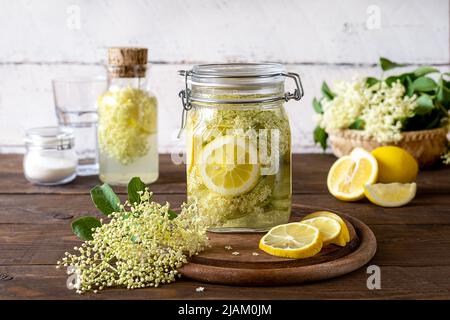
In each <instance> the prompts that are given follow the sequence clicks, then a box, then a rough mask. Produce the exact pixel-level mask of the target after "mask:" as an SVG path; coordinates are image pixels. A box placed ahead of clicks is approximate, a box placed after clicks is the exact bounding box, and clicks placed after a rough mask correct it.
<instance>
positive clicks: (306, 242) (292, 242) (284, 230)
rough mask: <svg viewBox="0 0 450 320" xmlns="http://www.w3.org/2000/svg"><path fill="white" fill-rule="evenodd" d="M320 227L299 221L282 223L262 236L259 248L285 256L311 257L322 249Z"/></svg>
mask: <svg viewBox="0 0 450 320" xmlns="http://www.w3.org/2000/svg"><path fill="white" fill-rule="evenodd" d="M322 244H323V242H322V237H321V235H320V231H319V229H317V228H315V227H313V226H310V225H307V224H302V223H298V222H294V223H288V224H282V225H279V226H276V227H273V228H272V229H270V231H269V232H268V233H267V234H266V235H265V236H264V237H262V238H261V240H260V242H259V248H260V249H261V250H263V251H265V252H267V253H268V254H271V255H274V256H277V257H283V258H293V259H300V258H309V257H312V256H314V255H316V254H317V253H319V252H320V250H321V249H322Z"/></svg>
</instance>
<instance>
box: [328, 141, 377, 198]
mask: <svg viewBox="0 0 450 320" xmlns="http://www.w3.org/2000/svg"><path fill="white" fill-rule="evenodd" d="M377 176H378V163H377V160H376V159H375V157H374V156H373V155H371V154H370V153H369V152H367V151H365V150H364V149H361V148H355V149H353V151H352V152H351V153H350V154H349V155H348V156H343V157H341V158H339V159H338V160H337V161H336V162H335V163H334V164H333V165H332V166H331V169H330V171H329V172H328V177H327V187H328V190H329V191H330V193H331V194H332V195H333V196H334V197H336V198H338V199H340V200H344V201H355V200H359V199H362V198H363V197H364V185H366V184H370V183H375V181H376V180H377Z"/></svg>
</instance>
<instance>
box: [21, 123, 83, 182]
mask: <svg viewBox="0 0 450 320" xmlns="http://www.w3.org/2000/svg"><path fill="white" fill-rule="evenodd" d="M25 146H26V153H25V156H24V158H23V172H24V174H25V178H27V180H28V181H30V182H31V183H35V184H41V185H58V184H64V183H68V182H70V181H72V180H73V179H75V177H76V169H77V163H78V158H77V156H76V154H75V149H74V135H73V131H72V129H69V128H63V127H41V128H33V129H29V130H27V132H26V137H25Z"/></svg>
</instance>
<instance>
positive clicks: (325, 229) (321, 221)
mask: <svg viewBox="0 0 450 320" xmlns="http://www.w3.org/2000/svg"><path fill="white" fill-rule="evenodd" d="M300 223H302V224H307V225H309V226H313V227H316V228H317V229H319V232H320V236H321V237H322V241H323V245H327V244H330V243H335V242H337V239H338V238H339V234H340V233H341V225H340V224H339V222H337V221H336V220H334V219H331V218H328V217H316V218H311V219H308V220H303V221H302V222H300Z"/></svg>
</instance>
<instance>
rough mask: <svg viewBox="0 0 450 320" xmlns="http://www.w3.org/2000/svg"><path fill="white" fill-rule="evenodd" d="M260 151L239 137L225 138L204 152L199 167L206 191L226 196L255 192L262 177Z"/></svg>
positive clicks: (212, 142) (212, 143)
mask: <svg viewBox="0 0 450 320" xmlns="http://www.w3.org/2000/svg"><path fill="white" fill-rule="evenodd" d="M257 156H258V150H257V149H256V147H255V146H254V145H253V144H252V143H251V142H248V143H246V141H245V140H244V139H240V138H239V137H237V136H231V135H227V136H222V137H218V138H216V139H214V140H213V141H211V142H210V143H209V144H207V145H206V146H205V147H204V148H203V152H202V154H201V159H200V163H199V169H200V174H201V176H202V180H203V182H204V184H205V185H206V187H207V188H208V189H210V190H212V191H215V192H217V193H219V194H221V195H224V196H238V195H241V194H243V193H246V192H247V191H249V190H251V189H252V188H253V187H254V186H255V185H256V183H257V182H258V178H259V176H260V174H259V171H260V168H259V164H258V162H257Z"/></svg>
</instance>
